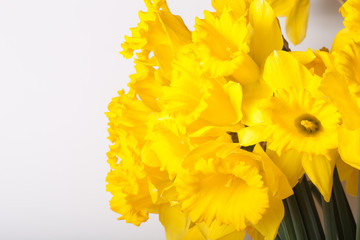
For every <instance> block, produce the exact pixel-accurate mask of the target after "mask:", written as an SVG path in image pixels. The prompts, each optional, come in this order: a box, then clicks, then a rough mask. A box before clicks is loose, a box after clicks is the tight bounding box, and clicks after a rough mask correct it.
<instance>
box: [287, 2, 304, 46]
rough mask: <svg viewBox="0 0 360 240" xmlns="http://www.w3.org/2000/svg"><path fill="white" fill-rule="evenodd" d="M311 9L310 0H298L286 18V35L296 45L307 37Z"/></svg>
mask: <svg viewBox="0 0 360 240" xmlns="http://www.w3.org/2000/svg"><path fill="white" fill-rule="evenodd" d="M309 10H310V3H309V0H296V3H295V6H294V7H293V9H292V10H291V12H290V14H289V16H288V17H287V18H286V23H285V28H286V35H287V36H288V38H289V39H290V41H291V42H292V43H293V44H295V45H297V44H299V43H300V42H301V41H302V40H303V39H304V38H305V35H306V28H307V22H308V17H309Z"/></svg>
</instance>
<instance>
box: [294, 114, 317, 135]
mask: <svg viewBox="0 0 360 240" xmlns="http://www.w3.org/2000/svg"><path fill="white" fill-rule="evenodd" d="M295 125H296V126H297V128H298V129H299V131H300V132H301V133H303V134H306V135H314V134H316V133H318V132H319V131H320V130H321V129H322V126H321V122H320V121H319V120H318V119H317V118H316V117H314V116H312V115H310V114H303V115H301V116H300V117H298V118H297V119H296V120H295Z"/></svg>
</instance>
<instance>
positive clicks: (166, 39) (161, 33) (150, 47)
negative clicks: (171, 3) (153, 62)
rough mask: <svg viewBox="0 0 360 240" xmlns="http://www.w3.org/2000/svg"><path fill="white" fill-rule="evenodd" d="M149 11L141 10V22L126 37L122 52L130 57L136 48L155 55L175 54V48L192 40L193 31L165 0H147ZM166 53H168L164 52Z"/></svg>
mask: <svg viewBox="0 0 360 240" xmlns="http://www.w3.org/2000/svg"><path fill="white" fill-rule="evenodd" d="M145 3H146V6H147V8H148V11H147V12H139V17H140V23H139V24H138V26H137V27H136V28H132V29H131V32H132V36H131V37H128V36H126V37H125V42H124V43H123V44H122V45H121V46H122V48H123V51H122V52H121V54H122V55H123V56H124V57H126V58H130V57H132V56H133V52H134V50H140V49H141V50H142V52H143V53H144V54H149V53H150V52H151V51H152V52H153V53H154V55H155V56H157V55H158V54H160V55H167V56H170V57H171V55H172V54H173V51H174V50H177V49H178V48H179V47H181V46H183V45H184V44H187V43H190V42H191V33H190V31H189V30H188V29H187V27H186V26H185V24H184V22H183V20H182V19H181V18H180V17H179V16H175V15H173V14H171V12H170V10H169V8H168V6H167V3H166V1H165V0H155V1H151V0H147V1H145ZM164 53H166V54H164Z"/></svg>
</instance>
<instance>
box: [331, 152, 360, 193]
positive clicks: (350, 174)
mask: <svg viewBox="0 0 360 240" xmlns="http://www.w3.org/2000/svg"><path fill="white" fill-rule="evenodd" d="M336 168H337V170H338V173H339V176H340V180H341V181H342V182H343V181H346V188H345V189H346V192H347V193H349V194H350V195H353V196H357V192H358V176H359V170H358V169H356V168H353V167H351V166H350V165H348V164H346V163H345V162H344V161H343V160H342V159H341V158H340V157H339V158H338V159H337V160H336Z"/></svg>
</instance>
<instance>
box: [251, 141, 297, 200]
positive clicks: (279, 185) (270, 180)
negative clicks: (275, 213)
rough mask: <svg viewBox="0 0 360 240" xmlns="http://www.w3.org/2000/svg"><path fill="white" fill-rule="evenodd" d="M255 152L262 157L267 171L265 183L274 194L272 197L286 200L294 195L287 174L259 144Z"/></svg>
mask: <svg viewBox="0 0 360 240" xmlns="http://www.w3.org/2000/svg"><path fill="white" fill-rule="evenodd" d="M253 152H254V153H257V154H259V155H260V156H261V157H262V158H261V159H262V164H263V169H266V171H265V173H264V181H265V183H266V185H267V186H268V187H269V192H271V193H272V196H275V197H277V198H279V199H285V198H287V197H289V196H290V195H292V194H293V191H292V189H291V186H290V184H289V181H288V179H287V178H286V176H285V174H284V173H283V172H282V171H281V170H280V169H279V168H278V167H277V166H276V165H275V164H274V163H273V161H271V159H270V158H269V157H268V155H266V153H265V152H264V150H263V149H262V148H261V146H260V145H258V144H257V145H256V146H255V148H254V150H253ZM270 205H271V204H270Z"/></svg>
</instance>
